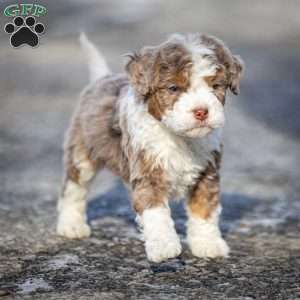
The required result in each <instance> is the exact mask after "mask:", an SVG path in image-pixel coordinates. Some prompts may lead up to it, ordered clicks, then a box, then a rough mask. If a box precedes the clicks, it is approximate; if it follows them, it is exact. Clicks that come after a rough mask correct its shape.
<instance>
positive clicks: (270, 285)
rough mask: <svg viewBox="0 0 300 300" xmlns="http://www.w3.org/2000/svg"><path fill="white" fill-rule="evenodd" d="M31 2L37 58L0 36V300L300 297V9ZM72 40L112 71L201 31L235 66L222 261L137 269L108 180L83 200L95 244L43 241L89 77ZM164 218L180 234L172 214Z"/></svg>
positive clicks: (180, 222) (127, 221) (141, 264)
mask: <svg viewBox="0 0 300 300" xmlns="http://www.w3.org/2000/svg"><path fill="white" fill-rule="evenodd" d="M32 2H34V1H32ZM41 2H43V3H45V4H46V6H47V7H48V10H49V13H48V15H47V17H45V18H43V21H44V22H45V24H46V26H47V32H46V33H45V35H44V36H43V38H42V40H41V45H40V47H39V48H37V49H30V48H28V47H23V48H21V49H18V50H14V49H12V48H11V47H10V46H9V42H8V36H7V35H6V34H5V33H4V32H3V31H2V30H0V40H1V44H0V70H1V71H0V191H1V193H0V228H1V232H0V299H47V300H50V299H232V300H233V299H235V300H242V299H243V300H246V299H249V300H250V299H272V300H273V299H290V300H291V299H300V284H299V282H300V277H299V266H300V264H299V254H300V241H299V228H300V225H299V219H300V217H299V215H300V202H299V192H300V186H299V179H300V176H299V175H300V168H299V152H300V151H299V150H300V144H299V137H300V135H299V134H300V104H299V103H300V102H299V95H300V88H299V79H300V67H299V66H300V58H299V51H300V48H299V44H300V18H299V11H300V3H299V2H297V1H285V2H284V3H283V1H280V0H272V1H247V2H246V1H232V0H231V1H211V0H207V1H196V0H195V1H179V0H173V1H161V2H160V1H155V0H152V1H137V0H126V1H109V0H105V1H96V0H91V1H79V0H76V1H75V0H73V1H71V0H69V1H67V0H64V1H41ZM85 2H87V3H86V4H84V3H85ZM8 3H11V1H1V4H0V6H1V10H2V9H3V7H4V6H5V5H6V4H8ZM58 3H59V4H58ZM6 21H7V20H6V19H5V17H1V19H0V22H1V24H0V25H1V26H0V27H1V28H3V26H4V23H5V22H6ZM80 29H84V30H86V31H87V32H88V34H89V36H90V38H91V39H93V40H94V41H95V42H96V43H97V45H99V46H100V47H101V49H102V50H103V52H104V53H105V55H106V56H107V57H108V60H109V62H110V64H111V66H112V67H113V69H114V70H120V69H121V68H122V58H121V57H120V55H121V54H123V53H126V52H128V51H130V50H134V49H138V47H140V46H142V45H144V44H155V43H158V42H160V41H162V40H163V39H164V38H165V36H166V35H167V34H168V33H171V32H174V31H180V32H188V31H190V32H192V31H203V32H210V33H212V34H215V35H217V36H219V37H221V38H223V39H224V40H225V41H227V43H228V44H229V46H230V47H231V48H233V49H234V51H235V52H236V53H239V54H240V55H241V56H242V57H243V58H244V60H245V62H246V65H247V71H246V74H245V80H244V81H243V84H242V87H241V90H242V93H241V96H240V97H238V98H234V97H232V99H230V100H229V101H228V106H227V127H226V131H225V135H226V137H225V157H224V164H223V179H222V185H223V190H222V200H223V203H224V211H223V220H222V228H223V232H224V235H225V236H226V239H227V240H228V242H229V244H230V246H231V248H232V254H231V257H230V258H229V259H225V260H223V259H217V260H203V259H197V258H194V257H192V256H191V254H190V252H189V250H188V249H187V247H186V245H185V244H184V252H183V254H182V256H181V257H180V258H178V259H174V260H171V261H169V262H166V263H163V264H160V265H155V264H149V263H148V262H147V261H146V259H145V254H144V250H143V245H142V242H141V241H140V240H139V236H138V233H137V231H136V228H135V224H134V215H133V214H132V212H131V209H130V204H129V201H128V200H127V197H126V193H124V192H123V188H122V186H121V185H119V186H118V187H117V188H115V189H110V182H109V179H108V178H107V176H102V177H101V176H100V177H99V180H97V181H96V183H95V185H94V188H93V191H92V193H91V202H90V205H89V219H90V222H91V224H92V227H93V236H92V237H91V238H89V239H86V240H84V241H66V240H64V239H62V238H58V237H56V236H55V233H54V227H55V202H56V198H57V194H58V190H59V185H60V180H61V178H60V177H61V171H62V169H61V157H62V150H61V144H62V141H63V133H64V131H65V129H66V126H67V124H68V120H69V118H70V114H71V111H72V109H73V108H74V105H75V103H76V101H77V98H78V93H79V92H80V90H81V89H82V88H83V87H84V85H85V84H86V83H87V76H88V74H87V67H86V64H85V61H84V58H83V56H82V54H81V52H80V49H79V47H78V44H77V33H78V32H79V31H80ZM103 189H104V190H106V191H108V192H107V193H105V194H104V195H100V191H101V190H103ZM173 208H174V211H173V212H174V217H175V218H176V222H177V223H176V225H177V228H178V231H179V233H180V234H181V236H182V237H184V231H185V228H184V220H185V216H184V212H183V210H182V206H181V204H175V205H174V207H173Z"/></svg>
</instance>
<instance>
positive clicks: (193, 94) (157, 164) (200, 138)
mask: <svg viewBox="0 0 300 300" xmlns="http://www.w3.org/2000/svg"><path fill="white" fill-rule="evenodd" d="M81 43H82V45H83V48H84V50H85V51H86V53H87V54H88V58H89V63H90V71H91V81H92V83H91V84H90V85H89V86H88V87H87V88H86V89H85V91H84V92H83V93H82V96H81V101H80V103H79V105H78V107H77V109H76V111H75V113H74V115H73V119H72V122H71V125H70V128H69V130H68V132H67V135H66V141H65V148H64V150H65V156H64V162H65V175H64V183H63V188H62V193H61V196H60V199H59V202H58V213H59V215H58V224H57V232H58V234H59V235H62V236H65V237H67V238H84V237H88V236H89V235H90V234H91V230H90V227H89V225H88V224H87V220H86V212H85V210H86V196H87V192H88V186H89V184H90V183H91V181H92V179H93V178H94V176H95V174H96V172H97V171H99V170H101V169H103V168H108V169H110V170H111V171H112V172H113V173H115V174H117V175H118V176H120V177H121V178H122V179H123V181H124V182H125V183H126V184H127V186H128V187H129V190H130V193H131V196H132V206H133V208H134V210H135V212H136V214H137V221H138V223H139V224H140V225H141V227H142V231H143V237H144V241H145V249H146V254H147V257H148V259H149V260H150V261H153V262H161V261H164V260H166V259H168V258H172V257H176V256H178V255H179V254H180V253H181V244H180V240H179V238H178V235H177V233H176V231H175V227H174V222H173V220H172V218H171V214H170V208H169V204H168V202H169V200H170V199H175V198H185V199H186V208H187V214H188V221H187V241H188V244H189V246H190V248H191V251H192V253H193V254H194V255H196V256H198V257H217V256H223V257H226V256H227V255H228V253H229V247H228V246H227V244H226V242H225V241H224V240H223V238H222V236H221V232H220V229H219V226H218V219H219V215H220V212H221V205H220V202H219V194H220V185H219V181H220V177H219V168H220V160H221V152H222V140H221V138H222V137H221V128H222V127H223V125H224V105H225V95H226V91H227V90H228V89H229V90H230V91H231V92H232V93H234V94H238V93H239V83H240V77H241V73H242V70H243V63H242V61H241V59H240V58H239V57H238V56H235V55H233V54H232V53H231V52H230V51H229V49H228V48H227V47H226V46H225V45H224V44H223V42H221V41H220V40H219V39H217V38H215V37H212V36H208V35H200V34H191V35H179V34H176V35H172V36H171V37H170V38H169V39H168V40H167V41H166V42H164V43H162V44H160V45H158V46H155V47H144V48H143V49H141V50H140V51H139V52H137V53H134V54H132V55H129V61H128V63H127V65H126V67H125V69H126V74H112V73H111V72H110V71H109V68H108V67H107V64H106V62H105V60H104V59H103V57H102V56H101V55H100V53H98V52H97V50H96V48H95V47H94V46H93V45H92V44H91V43H90V42H89V41H88V39H87V38H86V37H85V36H82V37H81Z"/></svg>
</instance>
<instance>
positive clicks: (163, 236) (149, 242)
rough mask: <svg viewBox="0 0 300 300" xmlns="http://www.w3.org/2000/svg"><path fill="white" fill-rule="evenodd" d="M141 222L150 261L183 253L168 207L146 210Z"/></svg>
mask: <svg viewBox="0 0 300 300" xmlns="http://www.w3.org/2000/svg"><path fill="white" fill-rule="evenodd" d="M139 223H140V225H141V226H142V230H143V237H144V240H145V248H146V254H147V257H148V259H149V260H150V261H153V262H161V261H163V260H166V259H168V258H173V257H176V256H178V255H179V254H180V253H181V244H180V240H179V238H178V235H177V233H176V231H175V227H174V222H173V220H172V218H171V215H170V209H169V208H168V207H156V208H150V209H146V210H144V212H143V214H142V216H140V219H139Z"/></svg>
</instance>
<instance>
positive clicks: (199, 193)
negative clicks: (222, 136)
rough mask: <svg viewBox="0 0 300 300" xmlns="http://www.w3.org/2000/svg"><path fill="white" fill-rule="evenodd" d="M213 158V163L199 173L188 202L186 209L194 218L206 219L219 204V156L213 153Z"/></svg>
mask: <svg viewBox="0 0 300 300" xmlns="http://www.w3.org/2000/svg"><path fill="white" fill-rule="evenodd" d="M213 156H214V162H213V163H211V162H209V164H208V166H207V168H206V169H205V171H204V172H202V173H201V175H200V178H199V180H198V183H197V184H196V185H195V186H194V189H193V190H192V192H191V196H190V198H189V200H188V208H189V210H190V212H191V214H192V215H193V216H194V217H196V218H201V219H208V218H209V217H210V215H211V214H212V212H213V211H214V210H215V209H216V208H217V206H218V204H219V193H220V184H219V167H220V160H221V154H220V153H219V152H217V151H214V152H213Z"/></svg>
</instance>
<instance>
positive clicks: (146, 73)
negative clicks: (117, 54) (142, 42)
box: [125, 47, 154, 96]
mask: <svg viewBox="0 0 300 300" xmlns="http://www.w3.org/2000/svg"><path fill="white" fill-rule="evenodd" d="M126 56H128V57H129V61H128V63H127V64H126V66H125V70H126V72H127V73H128V76H129V80H130V83H131V84H132V85H133V87H134V89H135V91H136V92H137V93H139V94H140V95H141V96H146V95H147V94H148V93H149V91H150V89H151V77H152V67H153V62H154V49H153V48H151V47H147V48H143V49H142V50H141V51H140V52H139V53H133V54H128V55H126Z"/></svg>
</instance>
